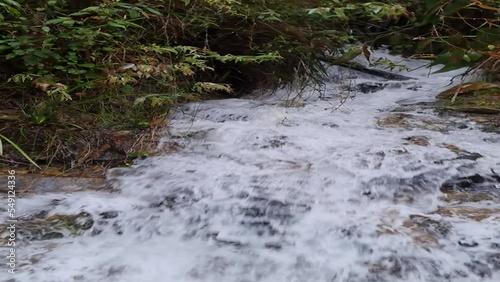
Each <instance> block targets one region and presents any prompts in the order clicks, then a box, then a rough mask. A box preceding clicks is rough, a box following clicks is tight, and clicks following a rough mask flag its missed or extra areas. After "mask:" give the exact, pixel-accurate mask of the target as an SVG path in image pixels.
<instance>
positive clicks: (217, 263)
mask: <svg viewBox="0 0 500 282" xmlns="http://www.w3.org/2000/svg"><path fill="white" fill-rule="evenodd" d="M373 56H378V57H388V58H390V59H392V60H402V59H400V58H397V57H393V56H390V55H388V54H386V53H384V52H381V53H377V54H374V55H373ZM404 64H405V65H406V66H407V67H408V68H409V69H411V70H412V71H410V72H405V73H403V74H404V75H405V76H408V77H411V78H412V79H410V80H405V81H391V80H384V79H381V78H380V77H373V76H369V75H366V74H362V73H357V72H354V71H351V70H345V69H341V68H334V69H332V70H331V73H330V74H329V76H328V77H326V78H325V86H324V88H323V89H316V91H310V92H306V93H295V92H293V91H280V92H278V93H274V94H272V95H271V94H270V95H259V97H258V98H255V97H254V98H251V97H247V98H245V99H229V100H220V101H209V102H203V103H193V104H187V105H184V106H182V107H180V108H179V109H178V110H177V111H176V113H175V114H173V116H172V117H171V118H172V121H171V126H170V127H169V128H168V129H165V132H164V137H163V139H162V142H161V145H160V149H163V150H164V151H165V153H164V155H161V156H157V157H151V158H148V159H146V160H142V161H139V162H137V163H136V165H134V166H132V167H130V168H116V169H113V170H110V171H109V173H108V176H107V185H109V186H110V187H111V188H112V189H107V190H92V191H89V190H84V191H77V190H78V189H76V190H75V189H70V188H68V187H72V186H68V185H69V184H68V185H63V186H64V187H61V188H60V190H58V189H50V187H53V186H50V185H49V186H50V187H46V186H43V187H45V188H44V189H41V190H39V191H37V193H34V194H32V195H30V196H26V197H23V198H19V199H18V202H17V205H18V212H17V220H18V221H17V222H18V233H17V240H18V243H19V244H18V248H17V253H16V254H17V274H16V275H14V276H9V277H8V276H7V275H2V276H1V278H0V281H2V282H3V281H9V282H11V281H18V282H28V281H37V282H45V281H46V282H49V281H50V282H53V281H54V282H55V281H61V282H68V281H89V282H90V281H120V282H126V281H134V282H135V281H145V282H154V281H186V282H191V281H193V282H194V281H204V282H209V281H218V282H226V281H228V282H250V281H252V282H253V281H263V282H267V281H269V282H271V281H272V282H277V281H283V282H285V281H286V282H289V281H297V282H308V281H311V282H312V281H314V282H320V281H325V282H326V281H328V282H333V281H338V282H368V281H372V282H375V281H376V282H384V281H387V282H393V281H411V282H424V281H425V282H434V281H435V282H444V281H450V282H452V281H453V282H474V281H478V282H479V281H486V282H490V281H491V282H493V281H500V175H499V173H500V150H499V146H500V137H499V135H498V134H497V133H495V132H491V130H489V131H488V130H485V129H486V128H485V127H484V125H481V124H478V123H477V122H475V121H474V120H472V119H470V118H469V117H468V116H466V115H464V114H458V113H455V112H449V111H442V110H441V107H439V104H437V103H436V100H435V96H436V95H437V94H438V93H440V92H441V91H444V90H446V89H447V88H449V87H450V85H449V83H450V80H451V79H452V77H454V76H455V75H457V74H459V71H455V72H452V73H445V74H436V75H430V76H429V70H428V69H426V68H423V67H421V66H422V65H423V64H424V62H422V61H412V60H406V61H404ZM456 82H457V83H458V81H456ZM451 86H452V85H451ZM18 189H22V187H19V188H18ZM0 210H1V211H2V213H1V216H2V218H1V219H2V221H3V220H4V219H7V213H6V211H5V209H3V207H0ZM6 227H7V226H6V225H4V224H0V235H1V236H2V237H1V240H6V239H7V237H6V236H7V235H8V231H7V230H6ZM0 252H2V256H1V257H2V259H3V258H5V256H4V255H3V254H4V252H5V253H6V252H7V250H6V249H5V248H2V249H0ZM2 264H3V265H5V263H4V261H2Z"/></svg>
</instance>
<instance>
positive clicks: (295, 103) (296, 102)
mask: <svg viewBox="0 0 500 282" xmlns="http://www.w3.org/2000/svg"><path fill="white" fill-rule="evenodd" d="M278 106H281V107H286V108H303V107H305V106H306V102H304V101H302V100H301V99H298V98H297V99H287V100H283V101H281V102H279V103H278Z"/></svg>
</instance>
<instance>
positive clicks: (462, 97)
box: [437, 82, 500, 114]
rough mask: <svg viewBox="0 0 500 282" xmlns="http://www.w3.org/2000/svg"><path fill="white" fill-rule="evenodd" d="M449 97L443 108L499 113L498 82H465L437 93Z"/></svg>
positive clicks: (444, 97) (499, 91)
mask: <svg viewBox="0 0 500 282" xmlns="http://www.w3.org/2000/svg"><path fill="white" fill-rule="evenodd" d="M437 98H438V99H448V98H449V99H450V101H449V102H448V103H447V104H446V106H445V108H447V109H451V110H456V111H461V112H467V113H478V114H500V84H497V83H481V82H476V83H466V84H463V85H458V86H455V87H452V88H450V89H448V90H446V91H443V92H441V93H439V94H438V95H437Z"/></svg>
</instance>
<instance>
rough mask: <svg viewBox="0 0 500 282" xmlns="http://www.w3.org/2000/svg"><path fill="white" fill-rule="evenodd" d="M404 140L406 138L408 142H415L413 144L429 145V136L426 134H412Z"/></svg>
mask: <svg viewBox="0 0 500 282" xmlns="http://www.w3.org/2000/svg"><path fill="white" fill-rule="evenodd" d="M403 140H406V141H407V143H406V144H413V145H418V146H429V138H427V137H425V136H410V137H406V138H403Z"/></svg>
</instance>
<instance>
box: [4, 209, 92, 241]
mask: <svg viewBox="0 0 500 282" xmlns="http://www.w3.org/2000/svg"><path fill="white" fill-rule="evenodd" d="M93 225H94V220H93V218H92V216H91V215H90V214H89V213H87V212H81V213H79V214H76V215H62V214H54V215H51V216H48V217H44V218H40V216H32V217H27V218H20V219H17V223H16V232H17V238H18V239H19V240H25V241H38V240H51V239H58V238H63V237H66V236H76V235H81V234H83V233H84V232H85V231H86V230H89V229H90V228H92V226H93ZM7 227H8V225H7V224H0V241H3V240H7V238H8V235H9V233H8V230H7Z"/></svg>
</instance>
